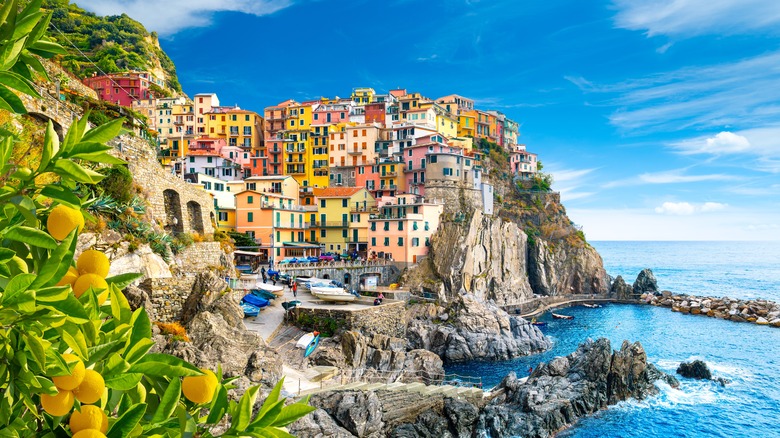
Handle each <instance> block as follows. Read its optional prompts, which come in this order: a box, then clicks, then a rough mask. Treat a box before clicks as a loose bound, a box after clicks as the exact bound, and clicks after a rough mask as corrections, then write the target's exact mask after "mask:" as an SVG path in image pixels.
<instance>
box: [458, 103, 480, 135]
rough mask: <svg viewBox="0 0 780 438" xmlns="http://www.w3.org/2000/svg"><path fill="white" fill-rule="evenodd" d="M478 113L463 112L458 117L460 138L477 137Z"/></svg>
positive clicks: (471, 111)
mask: <svg viewBox="0 0 780 438" xmlns="http://www.w3.org/2000/svg"><path fill="white" fill-rule="evenodd" d="M476 128H477V112H476V111H475V110H462V111H461V112H460V114H459V115H458V137H476V133H477V129H476Z"/></svg>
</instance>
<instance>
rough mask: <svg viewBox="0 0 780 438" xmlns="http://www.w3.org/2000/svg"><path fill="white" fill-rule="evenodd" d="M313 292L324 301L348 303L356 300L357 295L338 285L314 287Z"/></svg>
mask: <svg viewBox="0 0 780 438" xmlns="http://www.w3.org/2000/svg"><path fill="white" fill-rule="evenodd" d="M311 294H312V295H314V296H315V297H317V298H319V299H321V300H323V301H334V302H342V303H348V302H351V301H355V300H356V299H357V297H356V296H354V295H352V294H350V293H347V292H344V289H341V288H338V287H316V286H315V287H312V288H311Z"/></svg>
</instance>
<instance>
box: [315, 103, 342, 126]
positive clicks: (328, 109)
mask: <svg viewBox="0 0 780 438" xmlns="http://www.w3.org/2000/svg"><path fill="white" fill-rule="evenodd" d="M349 111H350V105H347V104H330V103H326V104H320V105H317V106H316V107H315V108H314V109H313V110H312V113H311V114H312V115H311V124H312V126H322V125H333V124H336V123H347V122H348V121H349Z"/></svg>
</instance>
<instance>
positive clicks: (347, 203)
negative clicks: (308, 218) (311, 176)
mask: <svg viewBox="0 0 780 438" xmlns="http://www.w3.org/2000/svg"><path fill="white" fill-rule="evenodd" d="M314 199H315V200H316V205H317V207H318V214H319V217H316V219H317V220H316V221H312V227H316V229H317V233H318V240H319V242H320V245H321V246H322V248H323V250H324V251H328V252H337V253H341V252H342V251H346V250H348V249H349V248H350V244H352V245H353V247H354V248H359V247H360V244H363V248H365V247H366V244H367V242H368V240H367V239H368V219H367V217H364V216H363V212H365V211H370V210H371V209H373V208H374V207H375V206H376V200H375V199H374V197H373V196H371V194H370V193H368V191H367V190H366V189H365V188H364V187H331V188H325V189H319V188H316V189H314ZM361 210H362V211H361ZM361 238H362V239H364V240H361Z"/></svg>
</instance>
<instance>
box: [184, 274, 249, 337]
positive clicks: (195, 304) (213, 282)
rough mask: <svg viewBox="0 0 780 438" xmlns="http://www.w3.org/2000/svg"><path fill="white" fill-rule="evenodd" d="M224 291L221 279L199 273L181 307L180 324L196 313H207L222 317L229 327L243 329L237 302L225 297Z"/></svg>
mask: <svg viewBox="0 0 780 438" xmlns="http://www.w3.org/2000/svg"><path fill="white" fill-rule="evenodd" d="M226 290H227V284H226V283H225V280H223V279H222V278H220V277H218V276H216V275H215V274H213V273H212V272H210V271H206V272H202V273H199V274H198V275H197V276H196V277H195V282H194V283H193V285H192V291H191V292H190V295H189V296H188V297H187V300H186V301H185V302H184V305H183V306H182V316H181V320H182V322H183V323H184V324H187V323H189V322H190V321H191V320H192V319H193V318H194V317H195V315H197V314H198V313H200V312H206V311H208V312H212V313H217V314H219V315H220V316H222V318H223V319H224V320H225V322H227V323H228V325H230V326H233V327H238V326H242V327H243V323H242V321H243V318H244V313H243V311H242V310H241V307H240V306H239V305H238V301H237V300H233V299H232V298H231V297H230V295H227V294H226V293H225V291H226Z"/></svg>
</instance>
